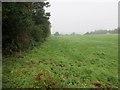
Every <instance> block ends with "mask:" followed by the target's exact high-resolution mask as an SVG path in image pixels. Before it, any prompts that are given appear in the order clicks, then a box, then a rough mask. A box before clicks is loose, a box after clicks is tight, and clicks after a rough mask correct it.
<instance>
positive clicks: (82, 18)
mask: <svg viewBox="0 0 120 90" xmlns="http://www.w3.org/2000/svg"><path fill="white" fill-rule="evenodd" d="M50 4H51V7H50V8H49V9H47V11H49V12H50V13H51V17H50V22H51V33H52V34H54V33H55V32H59V33H60V34H71V33H73V32H75V33H76V34H85V33H86V32H91V31H95V30H101V29H102V30H113V29H115V28H117V27H118V3H117V2H72V3H71V2H64V1H63V2H50Z"/></svg>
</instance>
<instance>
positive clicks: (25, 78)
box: [2, 34, 118, 88]
mask: <svg viewBox="0 0 120 90" xmlns="http://www.w3.org/2000/svg"><path fill="white" fill-rule="evenodd" d="M2 69H3V75H2V77H3V81H2V82H3V88H117V87H118V35H112V34H111V35H63V36H62V35H61V36H51V37H49V38H48V39H47V41H45V43H43V44H42V45H40V46H38V47H36V48H34V49H33V50H31V51H29V52H27V53H24V55H21V53H19V54H17V55H15V57H8V58H3V68H2Z"/></svg>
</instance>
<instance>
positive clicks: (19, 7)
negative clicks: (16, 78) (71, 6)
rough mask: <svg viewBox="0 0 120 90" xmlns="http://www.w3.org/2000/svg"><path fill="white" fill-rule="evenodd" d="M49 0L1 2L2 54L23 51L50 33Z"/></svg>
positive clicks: (41, 40)
mask: <svg viewBox="0 0 120 90" xmlns="http://www.w3.org/2000/svg"><path fill="white" fill-rule="evenodd" d="M49 6H50V5H49V2H3V3H2V32H3V33H2V43H3V44H2V46H3V47H2V48H3V50H2V51H3V52H2V54H3V55H10V54H13V52H20V51H24V50H25V49H27V48H32V47H34V46H35V45H36V44H37V43H42V42H44V41H45V40H46V38H47V37H48V36H49V35H50V22H49V21H48V20H49V17H50V13H46V12H45V9H44V7H49Z"/></svg>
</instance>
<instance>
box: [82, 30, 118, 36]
mask: <svg viewBox="0 0 120 90" xmlns="http://www.w3.org/2000/svg"><path fill="white" fill-rule="evenodd" d="M118 31H120V28H116V29H114V30H95V31H91V32H86V33H85V34H84V35H90V34H118Z"/></svg>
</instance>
